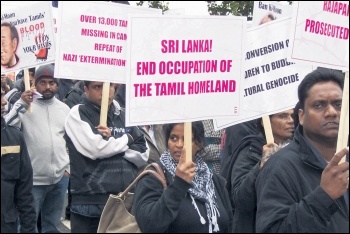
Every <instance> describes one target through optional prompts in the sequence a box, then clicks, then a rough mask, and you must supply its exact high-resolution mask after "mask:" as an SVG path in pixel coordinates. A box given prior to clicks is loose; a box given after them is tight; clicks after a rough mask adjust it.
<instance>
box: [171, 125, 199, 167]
mask: <svg viewBox="0 0 350 234" xmlns="http://www.w3.org/2000/svg"><path fill="white" fill-rule="evenodd" d="M184 139H185V137H184V124H180V123H179V124H176V125H174V127H173V129H172V130H171V132H170V136H169V139H168V148H169V150H170V155H171V156H172V157H173V159H175V160H176V161H179V160H180V157H181V152H182V148H183V147H184V144H185V143H184ZM199 150H200V148H199V146H197V145H196V144H195V142H194V139H193V134H192V160H193V158H194V156H195V155H196V153H197V152H198V151H199Z"/></svg>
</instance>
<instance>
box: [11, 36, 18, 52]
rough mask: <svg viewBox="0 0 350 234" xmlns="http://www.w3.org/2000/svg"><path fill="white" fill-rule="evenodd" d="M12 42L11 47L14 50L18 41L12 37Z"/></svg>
mask: <svg viewBox="0 0 350 234" xmlns="http://www.w3.org/2000/svg"><path fill="white" fill-rule="evenodd" d="M12 43H13V48H15V51H16V50H17V45H18V41H17V38H14V39H13V40H12Z"/></svg>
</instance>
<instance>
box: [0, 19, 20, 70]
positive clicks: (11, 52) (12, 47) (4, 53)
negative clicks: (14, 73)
mask: <svg viewBox="0 0 350 234" xmlns="http://www.w3.org/2000/svg"><path fill="white" fill-rule="evenodd" d="M16 48H17V39H13V40H12V38H11V30H10V27H6V26H2V27H1V65H3V66H9V67H10V66H13V65H14V64H12V61H13V57H14V56H15V52H16Z"/></svg>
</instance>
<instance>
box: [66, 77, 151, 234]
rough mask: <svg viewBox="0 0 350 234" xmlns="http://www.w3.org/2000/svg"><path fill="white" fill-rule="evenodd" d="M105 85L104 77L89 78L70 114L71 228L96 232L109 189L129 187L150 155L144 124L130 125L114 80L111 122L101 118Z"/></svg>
mask: <svg viewBox="0 0 350 234" xmlns="http://www.w3.org/2000/svg"><path fill="white" fill-rule="evenodd" d="M102 86H103V82H98V81H84V91H85V95H84V97H82V101H81V103H80V104H78V105H75V106H74V107H72V109H71V110H70V113H69V115H68V117H67V119H66V140H67V146H68V149H69V157H70V165H71V172H72V173H71V180H70V183H71V184H70V191H71V195H72V203H71V213H70V220H71V230H72V233H76V232H77V233H91V232H95V233H96V232H97V228H98V225H99V221H100V217H101V214H102V210H103V208H104V206H105V204H106V202H107V199H108V197H109V195H110V194H118V193H119V192H122V191H124V189H125V188H126V187H127V186H128V185H129V184H130V183H131V182H132V181H133V180H134V179H135V178H136V175H137V173H138V168H140V167H142V166H144V165H145V164H146V163H147V160H148V156H149V151H148V149H147V144H146V140H145V137H144V135H143V134H142V132H141V131H140V129H138V128H137V127H129V128H126V127H125V112H124V109H122V108H121V107H120V105H119V104H118V102H116V101H115V100H113V98H114V94H115V86H113V85H111V86H110V89H109V99H108V100H109V101H108V112H107V124H106V125H107V126H104V125H103V124H100V114H101V103H102ZM107 91H108V90H107Z"/></svg>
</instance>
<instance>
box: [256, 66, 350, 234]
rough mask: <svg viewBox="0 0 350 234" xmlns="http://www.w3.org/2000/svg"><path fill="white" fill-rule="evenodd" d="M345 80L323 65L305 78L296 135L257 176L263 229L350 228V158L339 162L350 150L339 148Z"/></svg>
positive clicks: (258, 222) (258, 223)
mask: <svg viewBox="0 0 350 234" xmlns="http://www.w3.org/2000/svg"><path fill="white" fill-rule="evenodd" d="M343 82H344V80H343V77H342V74H341V73H339V72H336V71H334V70H329V69H323V68H319V69H317V70H315V71H313V72H311V73H309V74H308V75H306V77H305V78H304V79H303V81H302V82H301V83H300V85H299V87H298V97H299V103H300V109H299V126H298V127H297V129H296V131H295V134H294V139H293V141H292V142H291V143H290V144H289V145H287V146H286V147H285V148H283V149H281V150H280V151H278V152H277V153H276V154H274V155H273V156H272V157H271V158H270V159H269V161H267V163H266V165H265V166H264V167H263V169H262V170H261V172H260V174H259V176H258V178H257V181H256V191H257V218H256V231H257V232H301V233H305V232H315V233H321V232H322V233H324V232H326V233H327V232H328V233H339V232H345V233H348V232H349V191H348V185H349V163H348V162H343V163H339V162H340V160H341V159H342V158H343V157H344V156H345V155H347V154H348V153H349V149H348V148H344V149H342V150H340V151H339V152H336V146H337V138H338V131H339V120H340V112H341V105H342V96H343ZM338 164H339V165H338Z"/></svg>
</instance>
